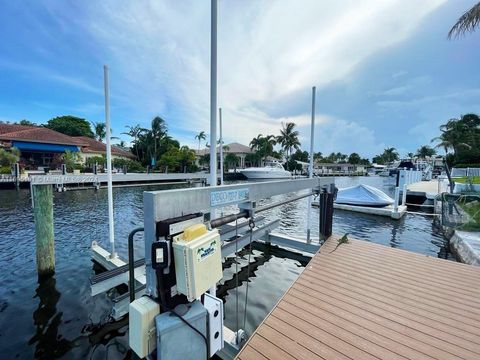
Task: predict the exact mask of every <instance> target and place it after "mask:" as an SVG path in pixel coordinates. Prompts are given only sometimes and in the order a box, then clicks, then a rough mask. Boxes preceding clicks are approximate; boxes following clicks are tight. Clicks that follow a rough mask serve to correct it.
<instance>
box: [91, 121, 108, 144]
mask: <svg viewBox="0 0 480 360" xmlns="http://www.w3.org/2000/svg"><path fill="white" fill-rule="evenodd" d="M92 126H93V132H94V133H95V138H96V139H97V140H98V141H103V139H105V136H107V129H106V126H105V123H102V122H98V123H96V122H92Z"/></svg>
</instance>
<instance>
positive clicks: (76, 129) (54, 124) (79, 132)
mask: <svg viewBox="0 0 480 360" xmlns="http://www.w3.org/2000/svg"><path fill="white" fill-rule="evenodd" d="M45 127H46V128H48V129H52V130H55V131H58V132H60V133H62V134H65V135H69V136H88V137H91V138H94V137H95V136H94V134H93V132H92V129H91V128H90V123H89V122H88V121H87V120H85V119H82V118H79V117H76V116H71V115H67V116H57V117H55V118H52V119H50V120H48V122H47V124H46V125H45Z"/></svg>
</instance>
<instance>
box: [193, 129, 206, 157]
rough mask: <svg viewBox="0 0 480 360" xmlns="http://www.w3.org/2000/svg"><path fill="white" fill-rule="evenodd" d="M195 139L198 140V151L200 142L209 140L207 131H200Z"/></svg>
mask: <svg viewBox="0 0 480 360" xmlns="http://www.w3.org/2000/svg"><path fill="white" fill-rule="evenodd" d="M195 139H197V140H198V152H200V142H201V141H202V140H207V135H206V134H205V131H200V132H199V133H198V134H197V135H195Z"/></svg>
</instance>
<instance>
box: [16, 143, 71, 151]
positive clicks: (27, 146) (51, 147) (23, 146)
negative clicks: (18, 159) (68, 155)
mask: <svg viewBox="0 0 480 360" xmlns="http://www.w3.org/2000/svg"><path fill="white" fill-rule="evenodd" d="M12 147H16V148H17V149H19V150H23V151H25V150H28V151H41V152H57V153H63V152H65V151H71V152H77V151H78V146H76V145H60V144H47V143H36V142H30V141H12Z"/></svg>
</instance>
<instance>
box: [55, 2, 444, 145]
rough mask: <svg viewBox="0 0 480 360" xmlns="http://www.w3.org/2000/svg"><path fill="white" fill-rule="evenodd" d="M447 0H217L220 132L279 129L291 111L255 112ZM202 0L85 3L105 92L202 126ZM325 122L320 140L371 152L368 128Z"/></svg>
mask: <svg viewBox="0 0 480 360" xmlns="http://www.w3.org/2000/svg"><path fill="white" fill-rule="evenodd" d="M444 2H445V0H428V1H422V2H418V1H404V0H388V1H387V0H384V1H381V2H379V1H377V0H368V1H367V0H365V1H354V0H348V1H342V2H320V1H317V0H304V1H302V2H298V1H294V0H291V1H241V2H225V1H220V2H219V15H218V18H219V30H218V93H219V96H218V99H219V101H218V105H219V106H221V107H222V108H223V109H224V114H225V116H224V118H225V125H224V134H225V138H226V140H227V141H230V140H237V141H241V142H243V143H248V142H249V140H250V139H251V138H252V137H253V136H255V135H257V134H258V133H278V129H279V127H280V123H281V122H282V121H287V120H288V119H287V118H283V117H272V116H270V115H269V114H267V113H266V112H262V111H261V110H260V109H262V108H264V107H262V106H261V105H262V104H265V103H267V102H268V103H269V104H272V103H273V104H274V103H275V102H276V101H281V99H286V98H288V97H289V96H291V95H293V94H294V93H297V92H298V91H300V90H302V89H309V88H310V87H311V86H312V85H316V86H317V87H319V88H322V87H324V86H326V85H328V84H329V83H331V82H332V81H336V80H347V79H348V75H349V74H350V73H351V72H352V71H353V70H354V69H355V67H356V65H357V64H359V63H360V62H362V61H364V60H365V59H367V58H368V57H370V56H372V55H373V54H375V53H376V52H377V51H380V50H382V49H385V48H387V47H390V46H393V45H395V44H397V43H399V42H401V41H403V40H405V39H407V38H408V37H410V36H411V35H412V34H413V33H414V31H415V30H416V28H417V26H418V25H419V24H420V22H421V21H422V19H423V18H424V17H425V16H426V15H427V14H429V13H430V12H432V11H433V10H435V9H436V8H438V7H439V6H440V5H441V4H442V3H444ZM209 3H210V2H208V1H203V2H200V1H189V2H184V1H182V2H159V1H151V2H148V3H146V2H133V1H132V2H123V3H121V5H119V3H118V2H117V1H103V2H94V3H87V4H86V5H85V6H86V12H87V14H88V18H87V19H86V20H85V19H83V20H78V21H79V24H80V25H81V26H83V28H84V29H85V30H86V31H88V32H89V34H90V37H91V38H92V39H93V40H94V41H96V42H97V43H98V44H97V45H98V48H99V49H102V48H103V49H105V61H106V62H108V63H109V64H110V65H111V68H112V76H116V78H115V83H116V85H112V86H113V87H114V88H113V90H112V93H113V92H115V93H117V94H119V95H120V96H121V98H123V99H129V104H130V106H131V107H132V108H133V109H135V110H134V112H135V111H136V112H137V113H141V114H152V115H154V114H157V113H160V114H165V113H171V114H176V117H177V118H176V119H170V120H171V122H174V121H177V122H180V121H181V124H180V123H176V124H173V126H174V127H181V128H183V129H188V130H191V131H192V132H197V131H200V130H206V131H207V132H208V130H209V125H208V124H209V75H210V69H209V59H210V58H209V49H210V48H209V45H210V13H209V11H210V9H209ZM49 6H50V11H52V13H53V14H55V15H56V16H59V17H62V16H67V15H68V16H69V17H70V14H68V13H63V12H62V11H61V6H63V5H56V3H50V5H49ZM55 6H60V7H59V8H55ZM76 21H77V20H76ZM114 73H115V74H114ZM402 75H404V72H399V73H397V74H394V75H393V77H394V78H395V77H399V76H402ZM112 83H113V81H112ZM73 85H75V84H73ZM76 85H79V84H76ZM392 90H393V89H391V91H392ZM397 91H400V90H397ZM306 103H308V101H307V102H306ZM307 112H308V109H292V112H291V113H295V114H297V115H296V116H294V117H292V118H290V120H293V121H296V122H298V123H299V125H301V124H304V123H305V121H307V123H308V121H309V120H308V119H309V116H308V115H303V114H306V113H307ZM305 119H307V120H305ZM137 121H138V120H137ZM328 124H330V125H329V126H328V127H327V128H326V130H325V131H324V132H323V133H322V135H321V136H325V138H323V143H324V144H325V146H326V148H328V149H330V148H331V149H332V151H333V149H337V150H338V151H341V148H342V147H343V146H344V145H343V144H342V142H344V143H348V142H350V145H351V143H352V142H353V143H354V144H355V146H357V147H359V149H358V151H359V152H360V151H362V149H361V148H362V147H363V148H365V151H366V152H369V153H370V152H371V151H377V150H376V149H377V147H378V146H377V145H375V137H374V134H373V132H372V131H371V130H369V129H367V128H364V127H362V126H360V125H358V124H357V123H355V122H349V121H345V120H337V121H336V122H328ZM332 124H335V125H334V126H333V125H332ZM306 128H307V127H306ZM327 130H328V131H329V132H326V131H327ZM307 137H308V136H307ZM333 141H336V142H338V143H333ZM191 144H192V145H194V141H193V140H191ZM345 146H347V145H345ZM350 147H351V146H350ZM328 151H330V150H328Z"/></svg>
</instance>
